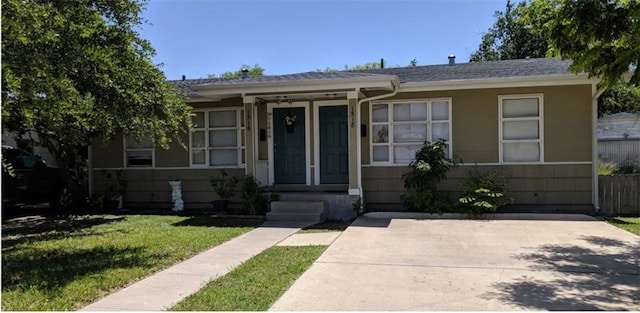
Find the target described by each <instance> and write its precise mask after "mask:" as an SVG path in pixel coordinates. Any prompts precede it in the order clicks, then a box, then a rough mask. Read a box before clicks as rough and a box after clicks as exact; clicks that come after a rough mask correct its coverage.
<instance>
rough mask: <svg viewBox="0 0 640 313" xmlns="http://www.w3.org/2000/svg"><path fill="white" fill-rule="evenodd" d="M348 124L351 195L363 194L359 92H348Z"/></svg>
mask: <svg viewBox="0 0 640 313" xmlns="http://www.w3.org/2000/svg"><path fill="white" fill-rule="evenodd" d="M347 99H348V101H349V106H348V109H347V110H348V118H349V119H348V121H347V123H348V125H349V195H353V196H362V180H361V178H360V173H361V172H360V166H361V160H360V109H359V108H358V92H357V91H350V92H347Z"/></svg>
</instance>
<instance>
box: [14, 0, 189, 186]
mask: <svg viewBox="0 0 640 313" xmlns="http://www.w3.org/2000/svg"><path fill="white" fill-rule="evenodd" d="M143 6H144V2H143V1H139V0H87V1H57V0H5V1H3V2H2V130H3V132H4V131H8V132H16V133H18V134H27V133H29V132H33V133H36V134H37V135H38V140H39V144H41V145H43V146H45V147H47V148H48V149H49V150H50V151H51V153H52V154H53V155H54V156H55V157H56V158H57V160H58V162H59V163H60V165H61V167H62V168H63V169H64V171H65V174H66V175H65V176H66V177H67V178H70V172H69V171H68V168H69V167H74V166H77V165H79V164H80V163H82V160H81V158H80V150H81V148H82V147H86V146H87V145H89V144H90V143H91V139H92V138H94V137H96V136H98V135H101V136H102V137H103V138H104V142H107V141H108V140H109V139H111V138H112V137H113V136H115V135H117V134H124V135H128V136H132V137H134V138H136V139H138V140H139V139H141V138H143V137H144V136H146V135H149V134H151V135H152V140H153V142H154V143H155V144H156V145H158V146H160V147H164V148H167V147H168V145H169V143H170V142H172V141H176V140H177V141H179V140H180V133H186V132H187V131H188V129H189V127H190V123H191V122H190V112H191V108H190V107H189V106H188V105H186V104H185V103H184V99H183V97H182V95H180V93H179V92H178V90H177V89H176V88H175V87H174V86H173V85H171V84H170V83H169V82H168V81H167V80H166V78H165V77H164V74H163V73H162V72H161V71H160V69H159V68H158V66H156V65H154V64H153V63H152V61H151V57H152V56H153V55H154V54H155V51H154V49H153V48H152V47H151V44H150V43H149V42H148V41H146V40H143V39H141V38H140V37H139V34H138V33H137V32H136V28H137V27H139V26H140V25H141V24H142V23H143V20H142V17H141V12H142V10H143Z"/></svg>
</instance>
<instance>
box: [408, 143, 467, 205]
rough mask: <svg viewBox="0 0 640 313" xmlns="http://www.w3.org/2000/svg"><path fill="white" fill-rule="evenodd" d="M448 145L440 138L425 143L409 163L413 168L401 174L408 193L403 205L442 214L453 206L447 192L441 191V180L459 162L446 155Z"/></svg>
mask: <svg viewBox="0 0 640 313" xmlns="http://www.w3.org/2000/svg"><path fill="white" fill-rule="evenodd" d="M446 149H447V144H446V143H445V142H444V141H443V140H440V141H438V142H436V143H433V144H431V143H429V142H426V143H425V144H424V145H423V146H422V147H421V148H420V150H418V151H416V158H415V160H413V161H411V163H409V167H410V168H411V170H410V171H409V172H408V173H405V174H404V175H402V181H403V183H404V188H405V189H406V190H407V191H408V192H409V194H405V195H402V197H401V199H402V204H403V205H404V206H405V207H406V208H407V209H409V210H411V211H420V212H429V213H439V214H442V213H443V212H445V211H446V210H448V209H449V208H450V207H451V203H450V202H449V199H448V198H447V195H446V194H445V193H443V192H442V191H440V190H438V183H439V182H440V181H442V180H443V179H445V178H446V177H447V172H449V170H450V169H451V168H452V167H456V166H457V162H456V161H454V160H452V159H449V158H447V156H446Z"/></svg>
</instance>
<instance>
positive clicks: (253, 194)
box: [242, 174, 269, 215]
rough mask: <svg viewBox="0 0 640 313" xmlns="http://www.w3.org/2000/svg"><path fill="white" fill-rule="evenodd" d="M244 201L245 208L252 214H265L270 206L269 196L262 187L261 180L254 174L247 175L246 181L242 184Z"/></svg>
mask: <svg viewBox="0 0 640 313" xmlns="http://www.w3.org/2000/svg"><path fill="white" fill-rule="evenodd" d="M242 198H243V200H244V202H243V203H242V204H243V206H244V208H245V209H247V210H248V211H249V214H252V215H256V214H258V215H264V214H265V213H267V208H268V206H269V197H268V196H267V193H266V192H265V191H264V189H263V188H262V187H260V182H259V181H258V180H257V179H256V178H255V177H253V175H251V174H249V175H247V178H246V179H245V181H244V183H243V184H242Z"/></svg>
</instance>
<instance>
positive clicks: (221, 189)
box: [209, 170, 239, 201]
mask: <svg viewBox="0 0 640 313" xmlns="http://www.w3.org/2000/svg"><path fill="white" fill-rule="evenodd" d="M209 181H210V182H211V187H213V191H215V192H216V194H218V197H220V199H221V200H225V201H228V200H229V199H231V197H233V193H234V192H235V191H236V187H237V186H238V182H239V180H238V177H236V176H231V177H229V174H227V171H225V170H220V176H211V177H210V178H209Z"/></svg>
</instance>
